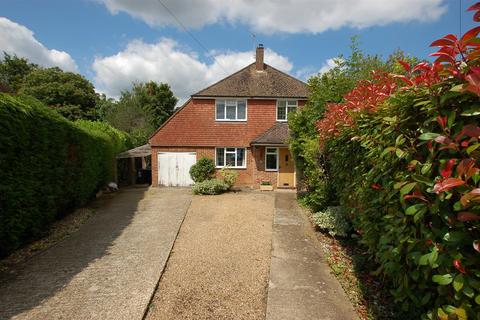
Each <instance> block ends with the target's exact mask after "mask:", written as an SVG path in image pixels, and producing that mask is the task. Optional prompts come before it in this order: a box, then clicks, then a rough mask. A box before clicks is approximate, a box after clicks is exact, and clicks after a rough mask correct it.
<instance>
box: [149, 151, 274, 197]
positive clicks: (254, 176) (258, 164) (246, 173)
mask: <svg viewBox="0 0 480 320" xmlns="http://www.w3.org/2000/svg"><path fill="white" fill-rule="evenodd" d="M158 152H196V153H197V161H198V160H199V159H200V158H202V157H207V158H210V159H212V160H214V161H215V148H211V147H204V148H200V147H198V148H194V147H152V185H153V186H158V163H157V160H158V159H157V154H158ZM232 170H235V171H237V172H238V179H237V182H236V185H239V186H242V185H243V186H253V187H255V188H258V187H259V185H260V183H261V182H262V181H270V182H271V183H272V185H273V186H274V187H276V186H277V176H278V173H277V172H276V171H265V147H253V148H247V168H246V169H232ZM217 177H219V178H220V169H217Z"/></svg>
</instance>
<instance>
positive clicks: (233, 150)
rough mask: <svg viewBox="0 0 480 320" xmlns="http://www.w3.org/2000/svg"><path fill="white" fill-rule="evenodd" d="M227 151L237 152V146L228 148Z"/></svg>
mask: <svg viewBox="0 0 480 320" xmlns="http://www.w3.org/2000/svg"><path fill="white" fill-rule="evenodd" d="M227 152H235V148H227Z"/></svg>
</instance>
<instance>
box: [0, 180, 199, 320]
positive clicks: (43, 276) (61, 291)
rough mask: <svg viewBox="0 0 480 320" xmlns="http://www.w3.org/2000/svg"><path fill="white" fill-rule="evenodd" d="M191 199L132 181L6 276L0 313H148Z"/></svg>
mask: <svg viewBox="0 0 480 320" xmlns="http://www.w3.org/2000/svg"><path fill="white" fill-rule="evenodd" d="M190 201H191V195H190V190H188V189H173V188H150V189H145V188H130V189H125V190H122V191H120V194H118V195H117V196H115V197H114V198H113V199H109V200H106V201H105V203H104V204H103V205H102V206H101V207H100V209H98V210H97V211H98V212H97V213H96V214H95V216H94V217H92V218H91V219H90V220H89V221H88V222H87V223H86V224H85V225H83V226H82V227H81V228H80V230H79V231H78V232H76V233H74V234H72V235H71V236H70V237H69V238H67V239H66V240H65V241H63V242H61V243H59V244H58V245H56V246H54V247H52V248H50V249H48V250H46V251H45V252H44V253H42V254H40V255H38V256H35V257H34V258H32V259H31V260H30V261H28V262H27V263H26V264H25V265H24V266H23V267H22V268H21V270H20V271H19V272H18V273H17V274H16V275H14V276H12V277H7V278H2V281H1V282H0V319H8V318H11V319H141V318H142V316H143V314H144V312H145V309H146V308H147V306H148V303H149V301H150V298H151V296H152V294H153V292H154V290H155V286H156V285H157V282H158V279H159V278H160V275H161V272H162V270H163V267H164V265H165V263H166V261H167V259H168V256H169V253H170V250H171V248H172V246H173V242H174V241H175V238H176V235H177V233H178V230H179V228H180V225H181V223H182V221H183V218H184V216H185V214H186V211H187V209H188V207H189V204H190Z"/></svg>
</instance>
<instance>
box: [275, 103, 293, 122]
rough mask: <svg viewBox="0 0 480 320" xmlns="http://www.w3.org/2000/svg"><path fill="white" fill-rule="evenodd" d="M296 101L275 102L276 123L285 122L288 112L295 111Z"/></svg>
mask: <svg viewBox="0 0 480 320" xmlns="http://www.w3.org/2000/svg"><path fill="white" fill-rule="evenodd" d="M297 107H298V101H297V100H277V121H287V120H288V114H289V113H290V112H295V111H297Z"/></svg>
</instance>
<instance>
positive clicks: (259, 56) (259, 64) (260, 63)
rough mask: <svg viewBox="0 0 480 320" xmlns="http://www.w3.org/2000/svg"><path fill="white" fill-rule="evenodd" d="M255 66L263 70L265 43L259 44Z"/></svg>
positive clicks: (258, 69)
mask: <svg viewBox="0 0 480 320" xmlns="http://www.w3.org/2000/svg"><path fill="white" fill-rule="evenodd" d="M255 67H256V69H257V71H263V68H264V66H263V44H261V43H260V44H258V47H257V50H256V52H255Z"/></svg>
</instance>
